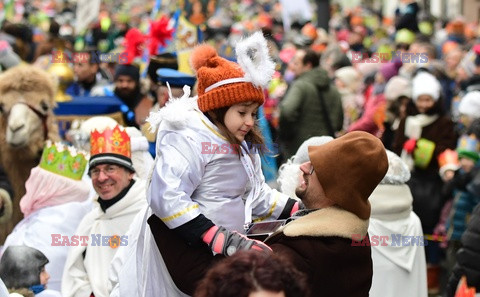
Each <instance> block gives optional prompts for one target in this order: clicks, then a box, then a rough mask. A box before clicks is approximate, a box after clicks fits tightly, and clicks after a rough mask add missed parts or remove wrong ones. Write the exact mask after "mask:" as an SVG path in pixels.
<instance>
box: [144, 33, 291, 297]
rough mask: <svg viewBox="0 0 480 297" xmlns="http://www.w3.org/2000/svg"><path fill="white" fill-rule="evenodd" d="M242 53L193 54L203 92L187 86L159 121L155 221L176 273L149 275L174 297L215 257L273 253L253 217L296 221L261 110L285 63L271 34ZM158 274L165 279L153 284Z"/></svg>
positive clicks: (245, 44)
mask: <svg viewBox="0 0 480 297" xmlns="http://www.w3.org/2000/svg"><path fill="white" fill-rule="evenodd" d="M236 55H237V61H238V64H237V63H234V62H231V61H228V60H226V59H224V58H222V57H220V56H218V54H217V52H216V51H215V49H214V48H213V47H210V46H208V45H200V46H198V47H197V48H196V49H195V50H194V51H193V53H192V58H191V64H192V66H193V69H195V71H196V76H197V82H198V85H197V91H198V98H196V97H194V98H189V96H190V90H189V88H188V87H185V88H184V93H185V95H184V97H182V98H180V99H171V100H170V101H169V102H168V103H167V104H166V106H165V107H164V108H162V109H161V110H160V111H159V112H157V113H156V114H152V115H151V116H150V118H149V122H150V123H151V124H152V126H153V127H156V126H158V127H159V128H158V134H157V144H156V155H157V157H156V163H155V168H154V171H153V174H152V178H151V184H150V187H149V191H148V193H147V197H148V198H147V199H148V201H149V204H150V208H151V210H152V212H153V215H152V216H150V217H149V218H148V221H147V222H148V224H149V225H150V229H151V230H152V234H153V237H154V239H155V242H156V247H155V249H157V248H158V250H159V251H160V255H161V259H162V260H163V261H164V263H165V267H166V268H167V270H168V272H167V271H162V272H160V273H158V274H152V273H147V274H146V275H147V276H146V277H147V281H146V283H147V285H146V286H147V287H148V286H149V284H150V287H148V288H151V289H152V290H154V291H155V295H156V296H173V295H174V294H173V293H172V292H171V291H168V288H169V287H174V288H178V289H180V291H181V292H183V293H186V294H188V295H191V294H192V293H193V291H194V289H195V285H196V282H197V281H199V280H200V279H201V278H202V276H203V275H204V273H205V271H206V269H207V268H208V267H209V265H210V263H211V262H212V260H214V259H218V258H223V257H224V256H230V255H232V254H234V253H235V252H236V251H238V250H249V249H255V250H259V251H263V252H269V251H270V248H269V247H268V246H266V245H265V244H263V243H262V242H260V241H257V240H253V239H250V238H248V237H246V236H245V234H246V232H247V231H248V228H249V226H250V225H251V223H252V222H260V221H265V220H267V221H268V220H276V219H286V218H288V217H289V216H290V214H291V213H292V212H294V211H296V210H297V209H298V202H296V200H294V199H291V198H289V197H288V196H286V195H284V194H281V193H279V192H277V191H276V190H273V189H271V188H270V187H269V186H268V185H267V184H266V183H265V180H264V177H263V174H262V171H261V163H260V156H259V153H260V152H261V151H262V147H263V139H262V137H261V134H260V133H259V131H258V128H257V126H256V114H257V109H258V108H259V106H260V105H262V104H263V102H264V93H263V90H262V88H263V87H265V86H266V85H267V84H268V82H269V80H270V79H271V77H272V75H273V73H274V66H275V65H274V63H273V62H272V61H271V59H270V57H269V56H268V48H267V46H266V41H265V39H264V37H263V35H262V34H261V33H259V32H257V33H255V34H253V35H252V36H250V37H249V38H247V39H245V40H243V41H241V42H239V43H238V44H237V46H236ZM157 260H158V259H157ZM146 261H148V260H144V262H146ZM157 268H158V267H157ZM149 275H157V276H158V275H162V278H163V279H162V280H160V282H159V280H158V278H157V279H155V280H153V279H151V282H149V279H148V276H149ZM162 282H163V283H162ZM161 290H165V292H164V294H161V293H159V291H161ZM176 293H178V294H179V295H181V294H180V293H179V292H178V291H177V292H176Z"/></svg>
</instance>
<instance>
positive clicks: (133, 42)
mask: <svg viewBox="0 0 480 297" xmlns="http://www.w3.org/2000/svg"><path fill="white" fill-rule="evenodd" d="M145 39H146V36H145V35H143V33H142V32H140V30H138V29H137V28H132V29H130V30H128V31H127V34H125V40H124V42H123V46H125V52H126V53H127V55H128V57H127V58H128V62H127V64H131V63H132V62H133V60H134V59H135V58H136V57H140V56H142V53H143V47H144V45H145Z"/></svg>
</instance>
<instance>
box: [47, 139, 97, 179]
mask: <svg viewBox="0 0 480 297" xmlns="http://www.w3.org/2000/svg"><path fill="white" fill-rule="evenodd" d="M87 163H88V156H87V154H86V153H81V152H78V153H77V152H76V150H75V148H73V147H68V146H64V145H62V144H52V142H50V141H47V143H46V144H45V147H44V149H43V153H42V158H41V160H40V165H39V166H40V168H43V169H45V170H47V171H50V172H53V173H55V174H59V175H62V176H65V177H68V178H71V179H74V180H81V179H82V176H83V172H84V171H85V168H86V166H87Z"/></svg>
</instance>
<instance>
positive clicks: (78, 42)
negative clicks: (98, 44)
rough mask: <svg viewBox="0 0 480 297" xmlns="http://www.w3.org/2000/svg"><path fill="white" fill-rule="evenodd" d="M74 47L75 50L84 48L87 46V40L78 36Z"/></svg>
mask: <svg viewBox="0 0 480 297" xmlns="http://www.w3.org/2000/svg"><path fill="white" fill-rule="evenodd" d="M73 47H74V48H75V51H81V50H83V49H84V48H85V41H84V40H83V38H77V40H75V44H74V45H73Z"/></svg>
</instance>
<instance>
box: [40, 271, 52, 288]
mask: <svg viewBox="0 0 480 297" xmlns="http://www.w3.org/2000/svg"><path fill="white" fill-rule="evenodd" d="M49 279H50V274H48V272H47V271H46V270H45V266H44V267H43V268H42V271H41V272H40V284H41V285H44V286H45V288H46V287H47V283H48V280H49Z"/></svg>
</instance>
